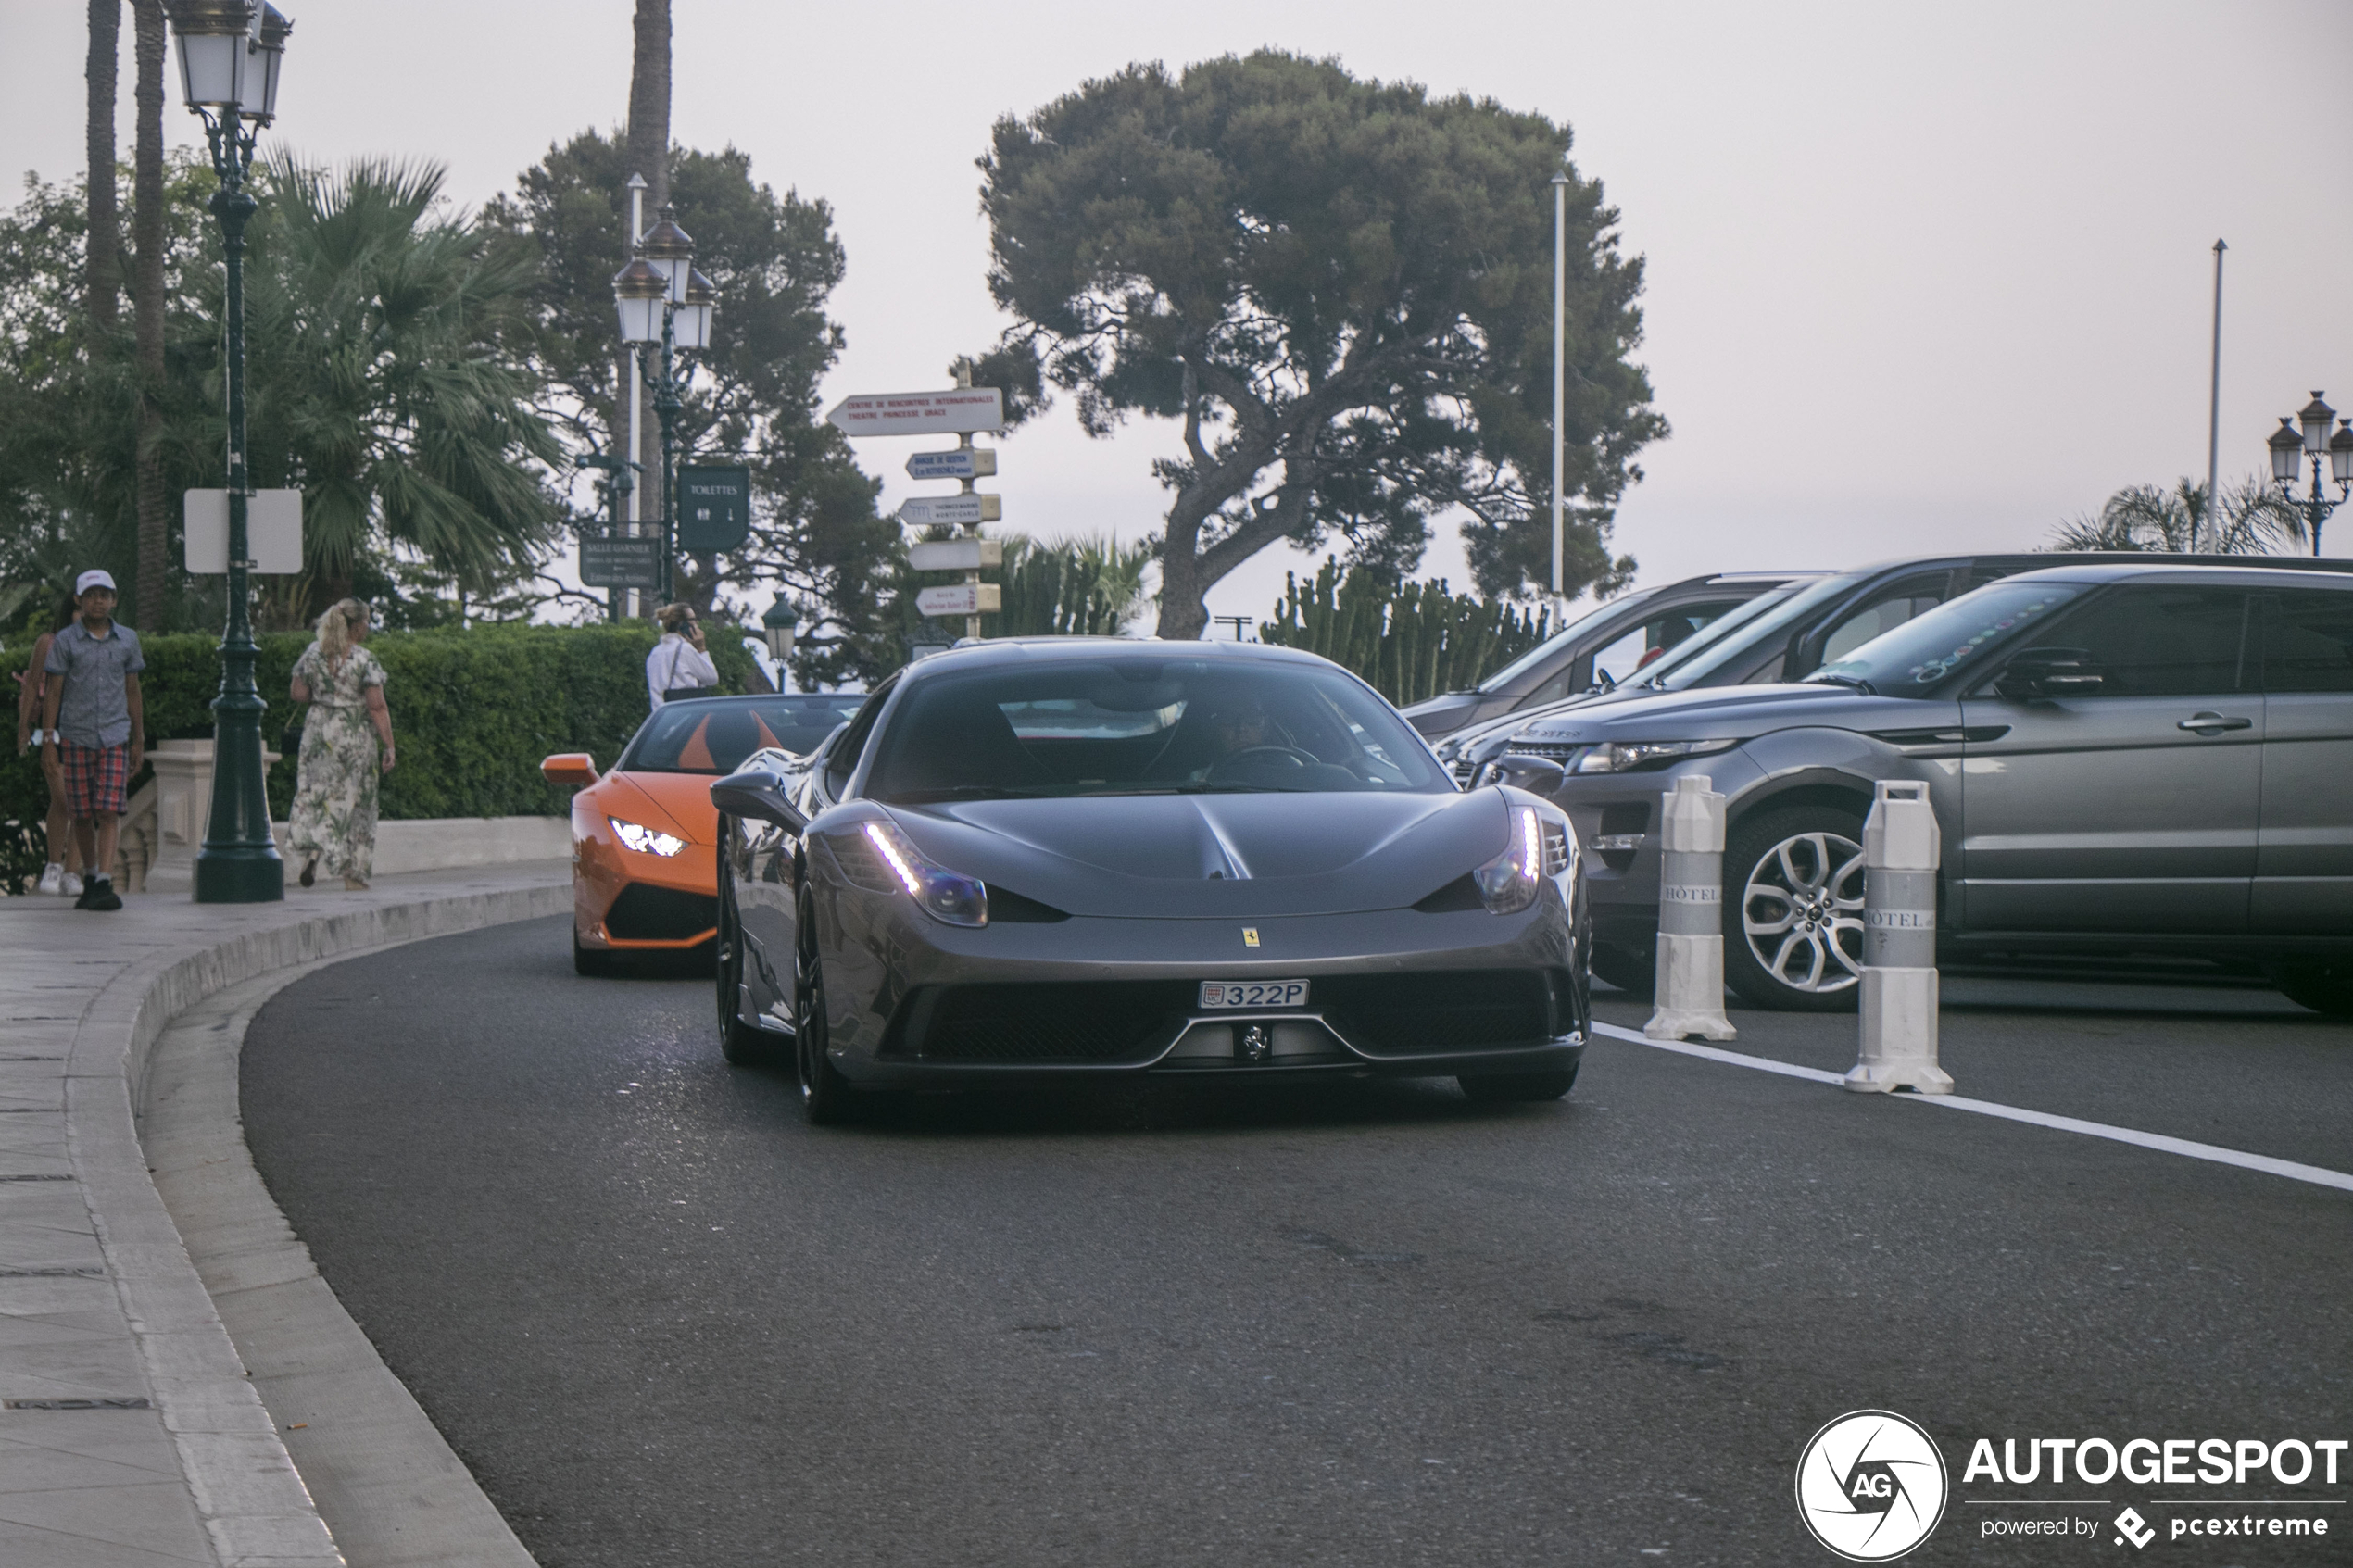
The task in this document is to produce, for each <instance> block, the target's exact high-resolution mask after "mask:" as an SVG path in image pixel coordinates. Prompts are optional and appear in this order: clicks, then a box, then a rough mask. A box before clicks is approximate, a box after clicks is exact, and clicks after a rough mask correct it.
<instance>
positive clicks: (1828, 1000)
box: [1724, 806, 1863, 1012]
mask: <svg viewBox="0 0 2353 1568" xmlns="http://www.w3.org/2000/svg"><path fill="white" fill-rule="evenodd" d="M1862 837H1863V823H1862V821H1861V819H1860V818H1858V817H1856V816H1855V815H1854V814H1853V813H1852V812H1848V811H1842V810H1840V809H1837V808H1835V807H1830V806H1799V807H1793V808H1791V809H1787V810H1781V811H1768V812H1767V813H1766V814H1765V815H1763V816H1760V817H1755V818H1751V819H1750V820H1748V821H1746V822H1742V823H1741V824H1740V826H1739V827H1737V828H1735V829H1734V830H1733V831H1732V834H1731V837H1730V840H1729V841H1728V842H1727V843H1726V845H1725V847H1724V891H1725V895H1726V897H1725V900H1724V978H1725V980H1726V981H1727V982H1728V983H1730V985H1731V986H1732V988H1733V989H1734V990H1736V991H1738V992H1739V993H1740V994H1741V995H1742V996H1743V997H1745V998H1747V1000H1748V1001H1749V1002H1750V1003H1751V1004H1752V1005H1754V1006H1756V1007H1761V1008H1773V1009H1779V1010H1784V1011H1793V1012H1839V1011H1843V1010H1846V1009H1849V1008H1852V1007H1853V1006H1855V1003H1856V996H1857V989H1858V987H1859V986H1860V985H1861V982H1862V964H1863V845H1862Z"/></svg>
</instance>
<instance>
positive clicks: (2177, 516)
mask: <svg viewBox="0 0 2353 1568" xmlns="http://www.w3.org/2000/svg"><path fill="white" fill-rule="evenodd" d="M2208 513H2209V508H2208V505H2207V495H2206V486H2205V485H2203V484H2200V483H2196V482H2195V481H2193V480H2188V479H2182V480H2177V481H2175V482H2174V484H2173V487H2172V488H2171V490H2166V489H2160V488H2159V487H2158V486H2157V485H2154V484H2132V485H2127V486H2126V487H2125V488H2123V489H2121V490H2119V491H2118V492H2117V493H2116V494H2115V495H2110V496H2109V497H2108V499H2107V501H2105V502H2104V503H2102V504H2101V507H2100V509H2099V511H2098V513H2097V514H2096V515H2091V516H2085V517H2079V518H2077V519H2075V520H2074V521H2071V522H2065V523H2061V524H2060V525H2059V526H2058V528H2057V530H2056V531H2055V532H2054V533H2052V535H2051V543H2050V545H2049V546H2047V547H2048V548H2050V549H2054V550H2153V551H2162V552H2165V553H2168V554H2182V553H2184V552H2187V551H2188V550H2190V549H2191V547H2192V542H2193V541H2195V542H2196V549H2197V551H2198V552H2199V553H2201V554H2205V555H2218V556H2266V555H2278V554H2281V553H2283V551H2284V550H2295V549H2296V548H2297V547H2298V546H2301V545H2302V544H2303V542H2304V517H2303V514H2302V513H2300V512H2298V511H2297V510H2296V508H2293V507H2291V506H2289V505H2288V504H2287V503H2286V502H2284V501H2283V500H2281V499H2280V497H2279V495H2277V494H2276V493H2274V492H2273V491H2272V490H2271V487H2270V486H2269V485H2267V484H2265V483H2263V482H2262V481H2261V480H2259V479H2244V480H2240V481H2238V482H2237V483H2233V484H2229V485H2226V486H2224V487H2223V491H2222V506H2221V517H2220V518H2219V519H2216V518H2211V517H2209V515H2208Z"/></svg>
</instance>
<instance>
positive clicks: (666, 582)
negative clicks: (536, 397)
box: [612, 207, 719, 603]
mask: <svg viewBox="0 0 2353 1568" xmlns="http://www.w3.org/2000/svg"><path fill="white" fill-rule="evenodd" d="M612 284H613V305H614V306H615V307H616V308H617V309H618V310H619V311H620V313H621V340H622V341H623V343H626V344H629V345H633V346H638V347H649V346H651V345H655V344H660V345H661V366H660V368H659V369H657V368H656V367H655V366H653V365H650V364H648V365H647V366H646V367H645V370H644V375H645V380H646V385H647V386H648V388H650V389H651V390H652V392H653V395H654V419H655V420H656V421H657V422H658V423H659V424H660V425H661V581H660V583H659V584H658V585H657V587H656V590H655V591H656V592H657V593H659V594H660V595H661V598H662V601H663V602H664V603H668V602H669V600H670V599H671V597H672V595H673V583H672V579H671V563H672V559H673V556H674V555H675V553H676V549H677V527H678V475H677V462H678V417H679V415H680V414H681V413H682V412H683V411H684V410H685V408H686V386H687V383H689V382H691V381H692V380H693V378H694V373H695V370H694V365H693V364H692V362H691V361H686V362H682V361H681V360H680V359H679V358H678V356H679V353H680V351H681V350H686V351H693V350H696V349H706V348H709V347H710V346H711V315H712V312H713V310H714V308H715V307H716V306H717V304H718V299H719V291H718V290H717V289H716V288H715V287H713V286H712V284H711V280H710V279H709V278H706V277H704V276H703V275H702V274H701V273H700V272H698V271H696V270H695V243H694V241H693V240H692V239H690V238H688V237H687V234H686V231H685V230H684V229H681V228H680V227H678V223H677V220H675V219H673V217H672V216H671V209H670V208H668V207H663V208H662V209H661V218H660V219H659V220H657V221H656V222H655V224H654V226H653V227H652V228H650V229H648V230H647V231H646V237H645V238H644V239H643V240H642V241H640V242H639V243H638V247H637V254H636V255H635V257H631V259H630V262H629V265H628V266H626V267H624V268H623V269H622V270H620V271H619V272H616V273H615V274H613V280H612Z"/></svg>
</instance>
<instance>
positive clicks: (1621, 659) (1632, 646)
mask: <svg viewBox="0 0 2353 1568" xmlns="http://www.w3.org/2000/svg"><path fill="white" fill-rule="evenodd" d="M1741 602H1742V601H1740V600H1738V599H1726V600H1723V601H1721V602H1720V603H1719V602H1709V603H1704V604H1685V605H1677V606H1676V607H1675V608H1673V609H1669V610H1662V611H1661V612H1660V613H1658V614H1656V615H1654V616H1650V617H1648V618H1646V619H1645V620H1643V621H1641V622H1639V623H1638V624H1636V625H1633V626H1629V627H1628V628H1627V629H1626V631H1625V633H1623V634H1622V635H1620V636H1619V637H1617V640H1615V641H1614V642H1612V643H1610V644H1609V646H1606V647H1604V648H1602V649H1600V650H1598V651H1597V652H1595V653H1594V655H1593V659H1592V671H1593V672H1592V676H1591V677H1590V678H1589V680H1588V681H1587V682H1586V683H1585V684H1592V685H1600V684H1610V685H1616V684H1618V683H1620V682H1623V681H1626V680H1628V679H1629V678H1631V677H1632V675H1633V674H1634V672H1635V671H1638V670H1640V669H1642V667H1643V666H1644V665H1646V664H1649V663H1650V662H1652V661H1653V660H1654V659H1657V658H1659V657H1660V656H1661V655H1662V654H1665V653H1666V652H1667V651H1668V650H1669V649H1671V648H1674V647H1676V646H1680V644H1681V643H1682V641H1683V639H1684V638H1686V637H1688V636H1690V635H1691V634H1692V633H1694V632H1696V631H1698V630H1699V629H1700V628H1701V627H1703V626H1705V625H1706V624H1707V623H1708V622H1709V621H1713V620H1715V619H1716V618H1717V617H1718V616H1719V615H1721V614H1723V613H1724V612H1725V611H1726V610H1728V609H1730V608H1734V607H1735V606H1737V605H1739V604H1740V603H1741ZM1574 673H1575V666H1574V665H1572V666H1570V667H1569V668H1568V669H1566V670H1563V671H1561V672H1560V673H1559V674H1557V675H1555V676H1554V677H1553V678H1552V679H1551V680H1549V681H1547V682H1545V683H1544V684H1543V685H1541V686H1540V687H1538V688H1537V689H1536V691H1535V692H1533V693H1531V694H1530V695H1529V696H1528V697H1527V698H1525V699H1524V700H1523V701H1522V702H1521V704H1520V706H1521V707H1523V708H1526V707H1529V706H1532V705H1533V704H1536V703H1540V702H1557V701H1559V700H1560V699H1561V698H1562V697H1565V696H1575V695H1576V692H1575V691H1572V690H1570V689H1569V684H1570V677H1571V676H1572V675H1573V674H1574ZM1604 677H1607V679H1606V681H1604ZM1579 689H1582V688H1581V687H1580V688H1579Z"/></svg>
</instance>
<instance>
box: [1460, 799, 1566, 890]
mask: <svg viewBox="0 0 2353 1568" xmlns="http://www.w3.org/2000/svg"><path fill="white" fill-rule="evenodd" d="M1568 866H1569V848H1568V824H1567V823H1566V822H1561V821H1559V820H1558V819H1556V818H1553V817H1548V816H1546V815H1544V813H1542V812H1541V811H1539V810H1537V809H1536V808H1535V807H1533V806H1515V807H1513V808H1512V839H1511V842H1510V843H1509V844H1508V845H1506V846H1504V852H1503V853H1502V854H1500V855H1498V856H1496V857H1495V858H1494V859H1491V860H1490V861H1488V862H1487V863H1486V864H1485V865H1483V866H1481V867H1479V868H1478V870H1477V871H1475V872H1472V873H1471V879H1472V880H1473V881H1475V882H1477V883H1478V897H1479V901H1480V902H1482V903H1484V904H1485V905H1486V906H1487V912H1488V913H1490V914H1496V915H1516V914H1517V913H1519V912H1520V911H1521V910H1522V909H1526V908H1528V907H1529V905H1530V904H1533V903H1534V902H1536V895H1537V893H1538V892H1539V891H1540V890H1541V888H1542V887H1543V884H1544V881H1545V879H1546V878H1548V877H1554V876H1558V875H1560V874H1561V873H1562V872H1566V871H1567V870H1568Z"/></svg>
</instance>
